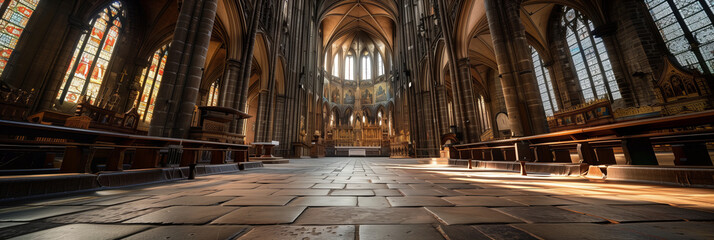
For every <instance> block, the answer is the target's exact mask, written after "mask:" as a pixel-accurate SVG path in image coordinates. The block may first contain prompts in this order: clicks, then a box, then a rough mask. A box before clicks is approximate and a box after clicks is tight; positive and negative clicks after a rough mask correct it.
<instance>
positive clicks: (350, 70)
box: [345, 54, 355, 80]
mask: <svg viewBox="0 0 714 240" xmlns="http://www.w3.org/2000/svg"><path fill="white" fill-rule="evenodd" d="M354 65H355V57H354V56H352V54H350V55H347V58H346V59H345V80H355V72H354V67H355V66H354Z"/></svg>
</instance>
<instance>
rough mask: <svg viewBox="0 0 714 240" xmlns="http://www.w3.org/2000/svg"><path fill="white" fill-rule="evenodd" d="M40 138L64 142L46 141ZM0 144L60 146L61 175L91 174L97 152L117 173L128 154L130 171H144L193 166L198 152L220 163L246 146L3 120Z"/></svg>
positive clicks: (243, 154) (31, 146)
mask: <svg viewBox="0 0 714 240" xmlns="http://www.w3.org/2000/svg"><path fill="white" fill-rule="evenodd" d="M18 136H22V138H18ZM18 139H22V140H18ZM42 139H66V141H64V142H57V141H55V142H47V141H42ZM0 144H1V146H24V147H29V148H35V149H44V148H48V147H61V148H62V149H63V154H64V160H63V161H62V165H61V167H60V171H61V172H63V173H91V172H93V171H92V170H91V166H92V164H93V161H94V158H95V154H96V153H97V151H109V154H108V155H107V156H109V157H108V159H107V163H106V170H108V171H121V170H122V169H123V165H124V161H125V159H126V154H127V152H128V151H133V152H134V153H135V154H134V156H135V157H134V161H133V162H132V164H131V168H132V169H145V168H157V167H159V166H160V163H162V161H164V163H166V162H170V163H176V164H178V165H179V166H188V165H190V164H195V163H196V162H197V160H198V156H199V155H198V153H199V152H201V151H212V152H213V153H214V159H212V160H211V164H223V163H225V160H226V158H225V156H226V154H227V153H228V152H232V154H233V155H234V156H247V150H248V147H249V146H247V145H242V144H233V143H220V142H210V141H201V140H190V139H176V138H163V137H151V136H142V135H133V134H125V133H114V132H106V131H97V130H88V129H78V128H70V127H63V126H51V125H43V124H34V123H24V122H15V121H5V120H0ZM55 151H56V149H55ZM162 158H164V159H163V160H162ZM167 158H168V159H167ZM238 161H247V159H236V162H238Z"/></svg>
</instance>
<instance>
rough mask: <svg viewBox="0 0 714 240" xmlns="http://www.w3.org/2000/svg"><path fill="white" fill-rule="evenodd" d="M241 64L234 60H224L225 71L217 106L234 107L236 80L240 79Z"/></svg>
mask: <svg viewBox="0 0 714 240" xmlns="http://www.w3.org/2000/svg"><path fill="white" fill-rule="evenodd" d="M240 70H241V62H240V61H238V60H236V59H232V58H231V59H228V60H226V70H225V72H224V73H223V79H222V80H221V81H222V82H221V94H220V101H218V102H219V104H220V105H221V106H223V107H229V108H232V107H234V101H233V100H234V98H235V95H236V89H238V79H239V78H240V74H241V72H240Z"/></svg>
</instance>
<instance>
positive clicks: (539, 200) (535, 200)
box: [502, 196, 580, 206]
mask: <svg viewBox="0 0 714 240" xmlns="http://www.w3.org/2000/svg"><path fill="white" fill-rule="evenodd" d="M502 198H505V199H508V200H511V201H514V202H517V203H521V204H524V205H530V206H557V205H574V204H580V203H578V202H573V201H569V200H565V199H560V198H554V197H548V196H504V197H502Z"/></svg>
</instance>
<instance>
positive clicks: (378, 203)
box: [357, 197, 390, 207]
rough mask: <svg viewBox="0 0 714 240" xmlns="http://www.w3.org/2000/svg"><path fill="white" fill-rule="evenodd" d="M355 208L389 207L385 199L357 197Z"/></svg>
mask: <svg viewBox="0 0 714 240" xmlns="http://www.w3.org/2000/svg"><path fill="white" fill-rule="evenodd" d="M357 206H360V207H390V205H389V202H388V201H387V198H385V197H358V198H357Z"/></svg>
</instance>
